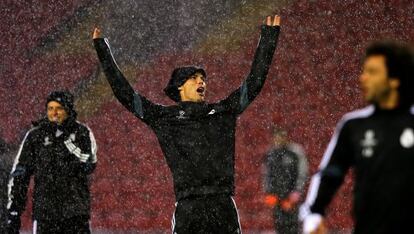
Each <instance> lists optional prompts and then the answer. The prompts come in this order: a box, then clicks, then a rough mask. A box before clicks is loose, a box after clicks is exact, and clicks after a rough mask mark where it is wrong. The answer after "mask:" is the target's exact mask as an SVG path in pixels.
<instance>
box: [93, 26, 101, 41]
mask: <svg viewBox="0 0 414 234" xmlns="http://www.w3.org/2000/svg"><path fill="white" fill-rule="evenodd" d="M97 38H101V30H100V29H99V28H95V29H94V30H93V35H92V39H97Z"/></svg>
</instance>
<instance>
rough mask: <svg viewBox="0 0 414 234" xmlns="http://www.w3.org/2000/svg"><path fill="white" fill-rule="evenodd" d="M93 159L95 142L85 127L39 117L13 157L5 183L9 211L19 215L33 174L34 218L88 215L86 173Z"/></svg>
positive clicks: (92, 165) (74, 122) (88, 171)
mask: <svg viewBox="0 0 414 234" xmlns="http://www.w3.org/2000/svg"><path fill="white" fill-rule="evenodd" d="M65 142H66V143H65ZM80 158H83V159H85V160H80ZM96 161H97V159H96V143H95V139H94V136H93V134H92V132H91V130H90V129H89V128H87V127H86V126H84V125H82V124H80V123H78V122H76V121H74V120H73V121H70V122H66V124H65V125H64V126H63V127H57V125H56V124H52V123H50V122H49V121H48V120H42V121H41V122H40V123H39V124H37V126H35V127H33V128H32V129H31V130H30V131H29V132H28V133H27V134H26V136H25V138H24V140H23V143H22V145H21V147H20V149H19V151H18V154H17V156H16V159H15V162H14V165H13V169H12V174H11V179H10V181H9V186H8V189H9V190H8V191H9V202H8V204H7V208H8V211H9V213H10V214H11V215H13V216H20V215H21V213H22V212H23V210H24V208H25V204H26V195H27V189H28V185H29V182H30V178H31V176H34V192H33V218H34V219H35V220H39V221H41V220H55V219H65V218H71V217H74V216H87V217H89V211H90V195H89V184H88V174H90V173H92V171H93V170H94V169H95V165H96Z"/></svg>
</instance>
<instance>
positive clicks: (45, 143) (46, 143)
mask: <svg viewBox="0 0 414 234" xmlns="http://www.w3.org/2000/svg"><path fill="white" fill-rule="evenodd" d="M51 144H52V142H51V141H50V139H49V137H45V142H43V145H44V146H48V145H51Z"/></svg>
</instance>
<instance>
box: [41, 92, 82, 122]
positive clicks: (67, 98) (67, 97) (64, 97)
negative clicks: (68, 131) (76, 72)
mask: <svg viewBox="0 0 414 234" xmlns="http://www.w3.org/2000/svg"><path fill="white" fill-rule="evenodd" d="M51 101H55V102H58V103H59V104H60V105H62V106H63V108H65V110H66V112H67V113H68V115H69V116H73V115H75V116H76V112H75V110H73V103H74V98H73V95H72V94H71V93H70V92H67V91H54V92H51V93H50V94H49V96H47V100H46V107H47V104H48V103H49V102H51Z"/></svg>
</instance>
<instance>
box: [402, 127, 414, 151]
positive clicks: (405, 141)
mask: <svg viewBox="0 0 414 234" xmlns="http://www.w3.org/2000/svg"><path fill="white" fill-rule="evenodd" d="M400 143H401V146H402V147H404V148H411V147H413V145H414V131H413V129H411V128H406V129H404V131H403V133H402V134H401V136H400Z"/></svg>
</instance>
